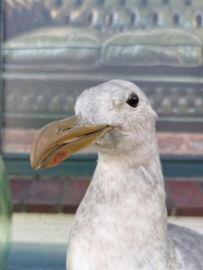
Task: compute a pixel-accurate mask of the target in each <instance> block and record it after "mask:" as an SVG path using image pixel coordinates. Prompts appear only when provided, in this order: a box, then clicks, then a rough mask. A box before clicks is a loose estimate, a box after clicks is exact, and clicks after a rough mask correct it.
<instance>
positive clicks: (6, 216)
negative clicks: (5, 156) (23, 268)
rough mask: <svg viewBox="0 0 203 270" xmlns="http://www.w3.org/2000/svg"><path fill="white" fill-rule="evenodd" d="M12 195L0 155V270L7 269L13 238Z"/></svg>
mask: <svg viewBox="0 0 203 270" xmlns="http://www.w3.org/2000/svg"><path fill="white" fill-rule="evenodd" d="M11 213H12V205H11V196H10V188H9V183H8V179H7V174H6V170H5V168H4V164H3V160H2V158H1V156H0V270H5V265H6V262H7V258H8V253H9V249H10V240H11Z"/></svg>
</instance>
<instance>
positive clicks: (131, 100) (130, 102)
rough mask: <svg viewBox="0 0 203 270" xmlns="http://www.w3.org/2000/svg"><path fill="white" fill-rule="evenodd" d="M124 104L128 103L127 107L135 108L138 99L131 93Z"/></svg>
mask: <svg viewBox="0 0 203 270" xmlns="http://www.w3.org/2000/svg"><path fill="white" fill-rule="evenodd" d="M126 102H127V103H128V105H130V106H131V107H133V108H135V107H137V105H138V103H139V97H138V96H137V95H136V94H134V93H132V94H131V95H130V96H129V98H128V100H127V101H126Z"/></svg>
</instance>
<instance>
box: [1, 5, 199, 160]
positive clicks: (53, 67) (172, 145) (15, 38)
mask: <svg viewBox="0 0 203 270" xmlns="http://www.w3.org/2000/svg"><path fill="white" fill-rule="evenodd" d="M3 2H4V26H3V27H4V29H3V30H4V31H3V33H4V42H3V49H2V55H3V63H4V74H3V92H4V104H3V105H4V123H3V124H4V129H3V145H2V150H3V152H4V153H26V154H29V151H30V147H31V143H32V140H33V138H34V136H35V134H36V132H37V131H38V130H39V129H40V128H42V127H43V126H44V125H45V124H47V123H50V122H51V121H55V120H59V119H63V118H67V117H70V116H72V115H74V104H75V101H76V98H77V96H78V95H79V94H80V93H81V92H82V91H83V90H84V89H87V88H90V87H92V86H96V85H98V84H100V83H103V82H106V81H108V80H112V79H124V80H129V81H132V82H134V83H136V84H137V85H138V86H139V87H140V88H141V89H142V90H143V91H144V93H145V94H146V95H147V97H148V98H149V100H150V102H151V104H152V106H153V108H154V109H155V111H156V112H157V113H158V115H159V119H158V122H157V137H158V142H159V149H160V153H161V154H163V155H195V156H199V155H203V146H202V141H203V140H202V131H203V128H202V122H203V79H202V67H201V65H202V62H201V59H202V49H201V48H200V47H201V45H200V44H201V40H200V34H201V33H200V32H201V31H200V30H201V29H200V26H201V25H199V24H200V19H199V18H200V17H197V18H198V19H197V23H196V24H195V26H194V25H192V24H188V25H190V27H194V30H195V32H194V35H192V34H191V33H190V34H189V31H188V29H186V26H185V25H181V26H180V29H177V28H175V26H177V23H179V17H178V15H176V16H175V17H174V13H173V12H172V10H173V9H172V8H171V7H169V5H168V4H167V3H168V2H167V3H166V6H165V7H164V9H162V7H160V9H159V14H158V13H157V14H154V13H152V14H153V16H151V13H150V12H149V11H150V10H152V8H153V7H152V6H151V5H150V3H148V2H146V1H143V3H142V1H140V2H141V3H142V4H138V2H139V1H138V2H137V1H135V3H134V2H132V1H118V6H117V8H116V7H115V5H114V4H113V1H70V0H65V1H55V0H53V1H51V0H50V1H49V0H47V1H39V0H31V1H18V0H4V1H3ZM127 2H129V3H127ZM140 5H141V6H140ZM118 7H119V8H118ZM176 8H177V7H176ZM178 8H180V7H179V6H178ZM191 12H192V11H191ZM161 14H162V15H163V14H165V15H164V16H161ZM160 18H162V20H161V19H160ZM166 18H172V19H166ZM174 18H175V19H174ZM187 20H188V23H189V18H187ZM171 23H172V24H173V25H171ZM169 26H170V27H172V26H174V28H173V30H172V31H169V30H167V29H168V27H169ZM188 27H189V26H188ZM156 28H157V29H156ZM185 30H186V31H185ZM187 31H188V32H187ZM181 42H182V43H181ZM191 44H192V45H191ZM186 48H187V49H186ZM83 153H94V149H90V148H88V149H85V150H83Z"/></svg>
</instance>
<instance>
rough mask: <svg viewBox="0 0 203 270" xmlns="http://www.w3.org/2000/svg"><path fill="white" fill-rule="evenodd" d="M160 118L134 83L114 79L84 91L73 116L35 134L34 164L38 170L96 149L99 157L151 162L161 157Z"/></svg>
mask: <svg viewBox="0 0 203 270" xmlns="http://www.w3.org/2000/svg"><path fill="white" fill-rule="evenodd" d="M155 119H156V113H155V112H154V110H153V109H152V107H151V105H150V103H149V101H148V99H147V97H146V96H145V95H144V93H143V92H142V91H141V90H140V89H139V87H137V86H136V85H135V84H133V83H131V82H127V81H122V80H113V81H109V82H106V83H103V84H101V85H98V86H96V87H92V88H90V89H87V90H85V91H84V92H83V93H82V94H81V95H80V96H79V97H78V98H77V101H76V104H75V116H73V117H71V118H67V119H64V120H60V121H55V122H52V123H50V124H48V125H46V126H45V127H43V128H42V129H41V130H40V131H39V132H38V133H37V135H36V137H35V139H34V141H33V144H32V148H31V155H30V161H31V165H32V167H33V168H34V169H36V170H40V169H45V168H49V167H54V166H57V165H58V164H59V163H61V162H62V161H63V160H64V159H66V158H67V157H69V156H70V155H72V154H74V153H76V152H78V151H80V150H82V149H84V148H86V147H88V146H93V147H95V148H96V150H97V151H98V152H99V154H100V155H103V156H108V157H109V156H110V157H111V158H117V159H121V158H124V159H127V160H129V161H130V160H137V161H139V163H140V164H141V165H142V163H146V162H148V160H149V159H150V158H151V157H152V155H154V154H157V146H156V137H155Z"/></svg>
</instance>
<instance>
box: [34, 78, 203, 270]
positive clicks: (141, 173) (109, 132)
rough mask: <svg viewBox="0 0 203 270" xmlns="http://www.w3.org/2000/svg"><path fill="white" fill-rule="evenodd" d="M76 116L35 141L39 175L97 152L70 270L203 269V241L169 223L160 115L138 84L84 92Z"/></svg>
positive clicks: (115, 82)
mask: <svg viewBox="0 0 203 270" xmlns="http://www.w3.org/2000/svg"><path fill="white" fill-rule="evenodd" d="M75 113H76V115H75V116H73V117H71V118H67V119H65V120H60V121H55V122H52V123H50V124H48V125H46V126H45V127H43V128H42V129H41V130H40V131H39V132H38V134H37V135H36V137H35V139H34V141H33V144H32V148H31V155H30V161H31V165H32V167H33V168H34V169H36V170H41V169H45V168H50V167H54V166H57V165H58V164H59V163H61V162H62V161H63V160H64V159H66V158H67V157H69V156H70V155H72V154H74V153H76V152H78V151H80V150H81V149H83V148H86V147H88V146H93V147H95V149H96V150H97V152H98V162H97V167H96V169H95V172H94V175H93V178H92V180H91V183H90V185H89V188H88V190H87V192H86V194H85V196H84V198H83V200H82V202H81V204H80V206H79V208H78V210H77V212H76V215H75V219H74V222H73V226H72V230H71V234H70V238H69V244H68V252H67V270H203V235H201V234H199V233H197V232H194V231H192V230H190V229H186V228H183V227H180V226H177V225H172V224H167V211H166V207H165V198H166V194H165V190H164V180H163V174H162V169H161V164H160V159H159V153H158V147H157V140H156V130H155V121H156V118H157V115H156V113H155V111H154V110H153V109H152V107H151V105H150V103H149V101H148V99H147V97H146V96H145V94H144V93H143V92H142V91H141V90H140V89H139V88H138V87H137V86H136V85H135V84H133V83H131V82H128V81H123V80H113V81H109V82H106V83H103V84H101V85H98V86H96V87H92V88H90V89H87V90H85V91H84V92H83V93H82V94H81V95H80V96H79V97H78V98H77V101H76V105H75Z"/></svg>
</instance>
